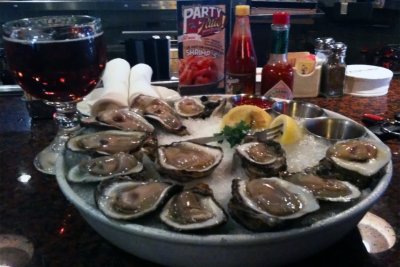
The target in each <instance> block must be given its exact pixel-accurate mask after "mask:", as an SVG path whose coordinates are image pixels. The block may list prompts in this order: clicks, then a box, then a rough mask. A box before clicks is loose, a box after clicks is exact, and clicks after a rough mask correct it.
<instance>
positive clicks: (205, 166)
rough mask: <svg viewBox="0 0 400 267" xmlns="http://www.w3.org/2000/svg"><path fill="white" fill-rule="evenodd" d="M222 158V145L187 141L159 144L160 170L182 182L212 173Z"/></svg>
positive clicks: (158, 158) (158, 160)
mask: <svg viewBox="0 0 400 267" xmlns="http://www.w3.org/2000/svg"><path fill="white" fill-rule="evenodd" d="M222 158H223V152H222V149H221V148H220V147H216V146H209V145H201V144H196V143H192V142H186V141H182V142H174V143H172V144H169V145H163V146H159V148H158V150H157V164H158V166H159V169H160V171H161V172H163V173H165V174H167V175H168V176H169V177H170V178H171V179H174V180H177V181H180V182H185V181H190V180H192V179H197V178H202V177H205V176H208V175H210V174H211V172H212V171H213V170H214V169H215V168H216V167H217V166H218V165H219V163H220V162H221V160H222Z"/></svg>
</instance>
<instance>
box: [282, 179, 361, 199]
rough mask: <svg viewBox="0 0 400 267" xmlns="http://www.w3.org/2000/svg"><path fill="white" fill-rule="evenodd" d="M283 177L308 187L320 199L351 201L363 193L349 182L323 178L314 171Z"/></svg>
mask: <svg viewBox="0 0 400 267" xmlns="http://www.w3.org/2000/svg"><path fill="white" fill-rule="evenodd" d="M283 179H285V180H286V181H289V182H291V183H294V184H297V185H299V186H302V187H304V188H306V189H308V190H309V191H311V192H312V193H313V195H314V196H315V197H316V198H317V199H320V200H326V201H333V202H349V201H352V200H354V199H356V198H359V197H360V195H361V192H360V190H358V188H357V187H355V186H354V185H352V184H351V183H349V182H346V181H341V180H337V179H323V178H321V177H318V176H317V175H315V174H312V173H306V172H299V173H292V174H286V175H284V176H283Z"/></svg>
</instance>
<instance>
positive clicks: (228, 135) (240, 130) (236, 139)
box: [215, 121, 251, 147]
mask: <svg viewBox="0 0 400 267" xmlns="http://www.w3.org/2000/svg"><path fill="white" fill-rule="evenodd" d="M250 129H251V127H250V125H248V124H246V123H245V122H244V121H240V122H239V123H238V124H236V125H235V126H233V127H231V126H225V127H224V128H223V129H222V131H221V132H220V133H217V134H215V136H217V137H222V138H223V139H225V140H226V141H228V143H229V144H230V145H231V147H234V146H235V145H238V144H240V142H242V140H243V138H244V137H245V136H246V135H247V133H248V132H249V131H250Z"/></svg>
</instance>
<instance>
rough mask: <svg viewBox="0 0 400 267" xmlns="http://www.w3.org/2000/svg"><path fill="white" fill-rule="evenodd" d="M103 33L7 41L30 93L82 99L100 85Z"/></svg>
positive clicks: (10, 55) (13, 65)
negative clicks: (72, 37)
mask: <svg viewBox="0 0 400 267" xmlns="http://www.w3.org/2000/svg"><path fill="white" fill-rule="evenodd" d="M103 38H104V37H103V34H98V35H97V36H95V37H94V38H92V37H89V38H85V39H77V40H63V41H57V42H56V41H50V42H38V43H32V42H22V41H15V40H10V39H5V40H4V48H5V51H6V54H7V57H8V58H10V59H12V60H9V67H10V69H11V71H12V72H13V74H14V76H15V77H16V80H17V82H18V84H19V85H20V86H21V87H22V88H23V89H24V91H26V92H27V93H29V94H30V95H32V96H34V97H36V98H38V99H43V100H48V101H51V102H72V101H78V100H81V99H82V97H84V96H86V95H87V94H89V93H90V92H91V91H92V90H93V89H94V88H95V86H96V85H97V83H98V81H99V77H100V76H101V73H102V72H103V70H104V67H105V62H106V59H105V49H106V47H105V44H104V40H103Z"/></svg>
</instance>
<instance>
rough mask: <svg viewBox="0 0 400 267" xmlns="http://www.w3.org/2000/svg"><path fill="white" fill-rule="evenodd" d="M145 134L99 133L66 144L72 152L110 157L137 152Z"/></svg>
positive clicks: (85, 135) (114, 131)
mask: <svg viewBox="0 0 400 267" xmlns="http://www.w3.org/2000/svg"><path fill="white" fill-rule="evenodd" d="M146 138H147V134H146V133H144V132H136V131H130V132H124V131H117V130H111V131H100V132H95V133H89V134H82V135H77V136H74V137H72V138H71V139H69V140H68V142H67V148H69V149H70V150H72V151H85V152H97V153H99V154H104V155H111V154H115V153H118V152H127V153H129V152H134V151H138V150H139V149H140V148H141V146H142V144H143V142H144V140H145V139H146Z"/></svg>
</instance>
